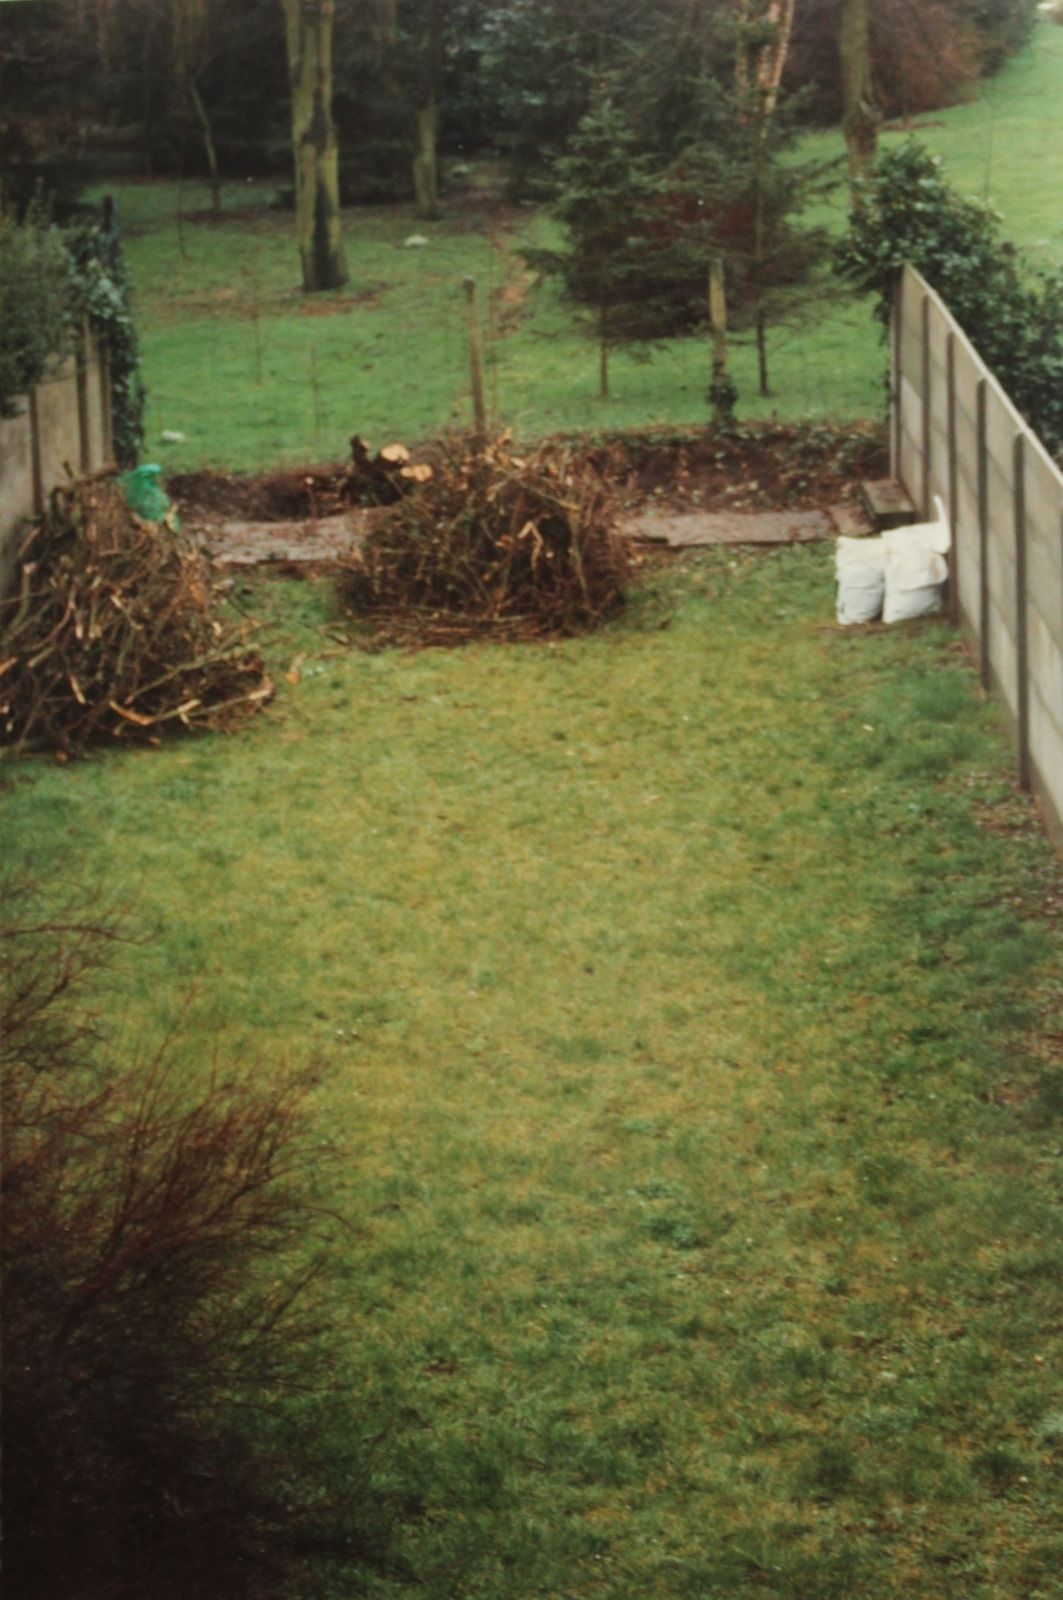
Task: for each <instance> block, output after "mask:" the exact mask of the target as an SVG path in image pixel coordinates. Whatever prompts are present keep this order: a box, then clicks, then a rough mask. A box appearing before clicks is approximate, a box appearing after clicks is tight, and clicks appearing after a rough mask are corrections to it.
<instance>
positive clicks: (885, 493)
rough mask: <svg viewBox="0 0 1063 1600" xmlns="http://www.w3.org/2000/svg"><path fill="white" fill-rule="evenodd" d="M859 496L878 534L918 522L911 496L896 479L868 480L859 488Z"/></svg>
mask: <svg viewBox="0 0 1063 1600" xmlns="http://www.w3.org/2000/svg"><path fill="white" fill-rule="evenodd" d="M859 495H860V499H861V501H862V503H863V505H864V507H865V509H866V511H867V514H868V516H869V517H870V518H871V521H872V522H873V523H874V526H875V531H876V532H877V533H882V532H883V531H884V530H885V529H887V528H903V527H904V526H905V525H906V524H907V523H909V522H915V521H916V520H917V517H918V513H917V511H916V508H915V506H914V505H913V504H912V500H911V496H910V495H909V494H908V491H907V490H906V489H905V487H904V485H903V484H902V483H900V482H899V481H898V480H897V479H896V478H866V479H864V481H863V482H862V483H861V484H860V486H859Z"/></svg>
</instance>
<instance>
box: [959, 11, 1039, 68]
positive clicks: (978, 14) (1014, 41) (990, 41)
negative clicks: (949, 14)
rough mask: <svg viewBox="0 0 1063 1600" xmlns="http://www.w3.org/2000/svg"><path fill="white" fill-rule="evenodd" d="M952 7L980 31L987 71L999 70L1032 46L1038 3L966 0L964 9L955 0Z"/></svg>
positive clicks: (962, 18) (963, 19)
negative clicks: (1011, 57)
mask: <svg viewBox="0 0 1063 1600" xmlns="http://www.w3.org/2000/svg"><path fill="white" fill-rule="evenodd" d="M952 5H953V7H955V8H956V11H957V14H958V16H959V17H960V18H961V20H962V21H965V22H969V23H970V24H971V25H972V26H973V27H975V28H976V29H977V30H978V34H979V37H980V41H981V45H982V53H983V63H984V66H985V70H986V71H987V72H996V71H998V70H999V68H1000V67H1002V66H1003V65H1004V62H1005V61H1006V60H1007V59H1008V57H1009V56H1012V55H1014V54H1015V52H1016V50H1021V49H1022V47H1023V45H1025V44H1026V43H1028V41H1029V38H1030V35H1031V33H1032V32H1033V29H1034V24H1035V23H1036V21H1037V0H966V3H965V4H963V6H962V9H961V8H960V7H959V6H957V0H952Z"/></svg>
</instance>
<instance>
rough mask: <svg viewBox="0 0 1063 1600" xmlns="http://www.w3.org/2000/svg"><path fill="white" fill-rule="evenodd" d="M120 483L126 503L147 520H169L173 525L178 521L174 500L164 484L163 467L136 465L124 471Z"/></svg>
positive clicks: (131, 509)
mask: <svg viewBox="0 0 1063 1600" xmlns="http://www.w3.org/2000/svg"><path fill="white" fill-rule="evenodd" d="M118 481H119V483H120V484H121V485H122V489H123V490H124V492H125V498H126V505H127V506H128V507H129V509H130V511H135V512H136V514H137V516H138V517H143V518H144V520H145V522H168V523H169V525H170V526H171V527H173V526H174V525H175V523H176V521H177V517H176V513H174V514H173V515H172V516H171V515H169V513H170V512H171V511H172V509H173V501H172V500H171V499H170V497H169V495H168V494H167V493H166V490H165V489H164V488H163V486H162V468H161V467H157V466H154V465H148V466H143V467H134V468H133V470H132V471H131V472H123V474H122V476H121V477H120V478H119V480H118Z"/></svg>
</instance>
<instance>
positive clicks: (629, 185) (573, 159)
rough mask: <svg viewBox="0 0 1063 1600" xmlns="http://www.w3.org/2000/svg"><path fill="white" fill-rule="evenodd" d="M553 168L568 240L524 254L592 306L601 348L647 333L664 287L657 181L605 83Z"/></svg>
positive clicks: (558, 206) (558, 212)
mask: <svg viewBox="0 0 1063 1600" xmlns="http://www.w3.org/2000/svg"><path fill="white" fill-rule="evenodd" d="M554 175H555V180H556V183H557V198H556V200H555V202H554V214H555V216H556V217H557V219H558V221H559V222H560V223H561V224H562V226H563V227H564V229H565V231H566V235H567V248H565V249H564V250H561V251H553V252H551V251H542V252H530V253H529V259H530V260H531V261H532V262H533V264H535V265H538V266H541V267H543V268H545V269H546V270H548V271H553V272H557V273H558V274H559V275H560V277H561V279H562V281H563V283H564V286H565V291H566V293H567V294H568V296H569V297H570V298H571V299H573V300H574V301H576V302H577V303H581V304H583V305H586V306H589V307H591V308H593V321H592V324H591V329H590V331H591V332H592V334H593V335H594V336H595V337H596V338H597V339H598V341H599V343H600V345H601V347H602V349H603V351H604V350H606V349H608V348H609V347H611V346H612V345H614V344H620V343H623V342H624V341H625V340H629V339H638V338H640V337H652V336H653V335H654V333H655V331H657V330H656V328H655V322H656V321H657V319H656V318H655V317H654V313H653V310H652V308H651V305H650V301H651V299H656V294H657V291H659V290H662V289H663V287H664V286H663V284H662V281H661V275H660V271H659V267H660V262H661V247H660V241H659V240H658V239H656V238H655V237H654V235H653V231H652V230H653V221H654V208H653V201H654V199H655V197H656V196H658V195H659V194H660V188H661V185H660V180H659V178H657V177H655V176H654V175H653V173H652V172H651V170H650V162H649V159H648V158H647V156H646V155H645V154H644V153H641V152H640V151H639V150H638V149H637V147H636V140H635V135H634V132H633V130H632V128H631V124H630V122H629V120H628V118H627V117H626V116H625V114H624V113H623V112H622V111H621V109H620V107H619V105H618V103H617V99H616V96H615V94H614V92H613V89H612V87H611V86H610V85H609V84H607V83H603V84H602V85H600V86H599V89H598V91H597V93H596V94H595V97H594V100H593V102H592V104H591V107H590V110H589V111H588V112H587V114H586V115H585V116H584V117H583V118H582V119H581V121H580V124H579V127H578V128H577V130H576V134H575V137H574V138H573V140H572V143H571V145H570V147H569V150H568V153H567V154H566V155H564V156H562V157H561V158H560V159H559V160H558V162H557V164H556V166H555V169H554Z"/></svg>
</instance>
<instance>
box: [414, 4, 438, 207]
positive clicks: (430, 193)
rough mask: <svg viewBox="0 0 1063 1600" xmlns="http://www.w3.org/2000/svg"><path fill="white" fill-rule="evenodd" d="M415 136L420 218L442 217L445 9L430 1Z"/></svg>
mask: <svg viewBox="0 0 1063 1600" xmlns="http://www.w3.org/2000/svg"><path fill="white" fill-rule="evenodd" d="M418 69H419V70H418V78H419V83H420V88H419V92H418V104H417V111H416V113H415V133H416V139H417V153H416V155H415V156H414V158H413V191H414V195H415V197H416V205H417V215H418V216H419V217H425V218H426V219H431V218H432V217H438V215H439V164H438V160H437V156H436V138H437V135H438V132H439V80H440V78H441V76H442V70H443V8H442V5H441V4H440V0H429V6H428V13H427V16H426V17H425V27H424V33H423V35H422V37H421V41H420V61H419V63H418Z"/></svg>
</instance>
